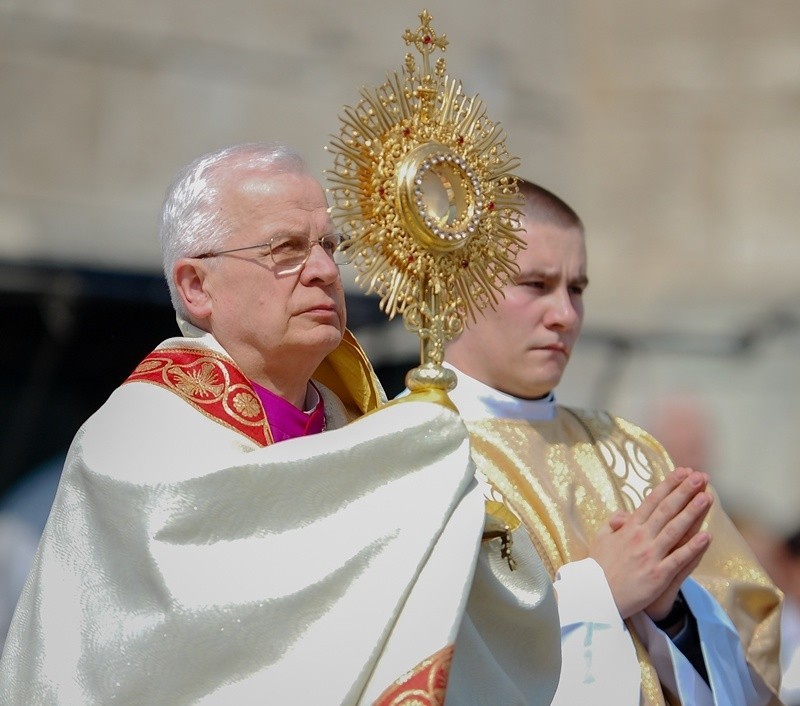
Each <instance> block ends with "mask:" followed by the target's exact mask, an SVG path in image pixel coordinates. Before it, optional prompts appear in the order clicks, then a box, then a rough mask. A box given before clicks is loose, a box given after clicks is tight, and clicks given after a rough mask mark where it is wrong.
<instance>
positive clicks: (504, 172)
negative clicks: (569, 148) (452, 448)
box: [327, 10, 521, 390]
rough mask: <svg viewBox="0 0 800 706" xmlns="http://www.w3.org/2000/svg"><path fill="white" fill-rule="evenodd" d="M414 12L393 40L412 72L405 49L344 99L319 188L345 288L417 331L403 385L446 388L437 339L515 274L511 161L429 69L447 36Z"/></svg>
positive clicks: (478, 108)
mask: <svg viewBox="0 0 800 706" xmlns="http://www.w3.org/2000/svg"><path fill="white" fill-rule="evenodd" d="M419 19H420V22H421V24H420V26H419V27H418V28H417V30H416V31H411V30H406V31H405V33H404V35H403V39H404V40H405V42H406V44H407V45H409V44H413V45H414V46H415V47H416V49H417V51H418V52H419V53H420V54H421V56H422V67H421V69H420V68H419V67H418V66H417V63H416V61H415V60H414V58H413V56H412V55H411V54H407V55H406V58H405V65H404V68H403V71H402V72H401V73H397V72H394V73H391V74H389V76H388V77H387V81H386V82H385V83H384V84H383V85H381V86H379V87H378V88H374V89H368V88H362V90H361V100H360V101H359V103H358V105H356V107H355V108H352V107H349V106H345V108H344V114H343V115H342V116H341V118H340V119H341V129H340V132H339V135H338V137H335V138H333V139H332V141H331V144H330V145H329V146H328V150H329V151H330V152H331V153H332V154H333V155H334V166H333V169H332V170H328V171H327V176H328V191H329V192H330V193H331V195H332V208H331V214H332V218H333V220H334V222H335V223H336V224H337V225H338V227H339V228H341V230H342V234H343V236H344V241H343V244H342V249H343V251H344V253H345V254H346V257H347V260H348V261H349V262H352V263H353V264H354V265H355V268H356V271H357V275H356V283H357V284H359V285H360V286H361V287H362V288H364V289H365V290H366V292H367V294H370V293H377V294H378V295H379V296H380V307H381V309H382V310H383V311H384V312H385V313H386V314H387V315H388V316H389V318H393V317H394V316H395V315H396V314H398V313H400V314H402V316H403V320H404V323H405V325H406V328H408V329H409V330H410V331H412V332H415V333H417V334H418V335H419V337H420V353H421V366H420V367H419V368H415V369H414V370H413V371H411V372H410V373H409V375H408V377H407V379H406V383H407V384H408V386H409V388H410V389H412V390H415V389H424V388H431V387H432V388H438V389H444V390H447V389H451V388H452V387H453V386H454V385H455V378H454V376H453V375H452V373H451V372H450V371H448V370H446V369H444V368H443V367H442V365H441V363H442V361H443V359H444V343H445V341H446V340H448V339H450V338H452V337H453V336H456V335H457V334H458V333H459V332H460V331H461V328H462V326H463V324H464V321H465V319H466V317H467V316H469V317H472V318H474V317H475V316H476V313H477V312H478V311H479V310H481V309H483V308H485V307H487V306H488V307H493V306H494V305H495V304H496V302H497V300H498V296H502V295H501V294H500V291H501V289H502V287H503V286H504V285H505V284H506V283H507V282H508V281H509V279H510V277H511V276H512V275H513V274H514V273H515V272H516V265H515V264H514V262H515V258H516V254H517V252H518V250H519V248H520V247H521V241H520V240H519V238H517V236H516V235H515V231H516V230H517V229H518V217H519V207H520V196H519V194H518V189H517V181H516V178H515V177H514V176H513V174H512V173H511V172H512V170H513V169H514V168H515V167H516V166H517V165H518V163H519V160H517V159H516V158H515V157H512V156H510V155H509V154H508V152H507V150H506V147H505V137H504V135H503V132H502V130H501V129H500V126H499V125H498V124H495V123H493V122H492V121H490V120H489V119H488V118H487V117H486V110H485V108H484V105H483V103H482V102H481V100H480V99H479V98H478V97H477V96H472V97H470V96H466V95H465V94H464V93H463V90H462V85H461V82H460V81H457V80H455V79H452V78H450V77H449V76H447V75H446V74H445V62H444V59H443V58H441V57H440V58H439V59H438V60H437V62H436V65H435V68H434V70H433V71H431V68H430V58H431V54H432V53H433V52H434V51H435V50H436V49H439V50H441V51H444V50H445V48H446V47H447V44H448V42H447V38H446V36H445V35H441V36H437V34H436V33H435V32H434V30H433V28H432V27H431V26H430V22H431V20H432V19H433V18H432V17H431V15H430V14H429V13H428V12H427V10H425V11H423V12H422V13H421V14H420V15H419Z"/></svg>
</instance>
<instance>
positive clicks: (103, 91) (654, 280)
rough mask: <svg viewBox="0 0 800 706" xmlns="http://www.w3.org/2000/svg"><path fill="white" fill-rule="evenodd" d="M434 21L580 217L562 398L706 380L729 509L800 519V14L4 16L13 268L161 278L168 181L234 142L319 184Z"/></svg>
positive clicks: (610, 402) (162, 3) (576, 1)
mask: <svg viewBox="0 0 800 706" xmlns="http://www.w3.org/2000/svg"><path fill="white" fill-rule="evenodd" d="M426 7H427V9H429V10H430V12H431V13H432V14H433V17H434V20H433V26H434V28H435V29H436V30H437V31H438V32H439V33H446V34H447V36H448V38H449V40H450V42H451V44H450V46H449V47H448V50H447V53H446V54H445V58H446V60H447V63H448V71H449V73H450V74H451V75H453V76H456V77H459V78H461V79H462V80H463V82H464V86H465V89H466V91H467V92H468V93H478V94H480V96H481V97H482V98H483V99H484V100H485V102H486V103H487V106H488V109H489V117H490V118H491V119H492V120H495V121H500V122H501V123H502V125H503V127H504V128H505V130H506V133H507V135H508V145H509V148H510V149H511V151H512V152H513V153H515V154H517V155H519V156H520V158H521V160H522V166H521V168H520V170H519V171H520V173H521V174H524V175H526V176H528V177H531V178H533V179H534V180H538V181H541V182H542V183H544V184H545V185H547V186H549V187H550V188H552V189H554V190H555V191H557V192H558V193H560V194H561V195H562V196H564V197H565V198H566V199H567V200H568V201H570V202H571V203H572V204H573V205H574V206H575V207H576V208H577V209H578V211H579V212H580V213H581V214H582V216H583V217H584V220H585V222H586V224H587V227H588V231H589V236H588V237H589V253H590V265H591V270H590V273H591V279H592V283H591V287H590V289H589V293H588V295H587V308H588V313H587V324H586V330H587V335H586V337H585V338H584V341H583V342H582V344H581V346H580V348H579V350H578V352H577V353H576V358H575V362H574V364H573V367H572V368H571V369H570V371H569V372H568V375H567V379H566V380H565V383H564V386H563V390H562V398H564V399H565V401H568V402H572V403H575V404H598V405H600V406H608V407H611V408H613V409H615V410H616V411H618V412H621V413H624V414H627V415H629V416H631V417H633V418H634V419H636V420H638V421H641V422H643V423H644V421H645V420H646V418H647V414H648V407H649V405H650V403H651V401H652V400H655V399H659V398H661V397H663V396H666V395H667V394H668V393H670V392H673V391H675V390H678V389H682V388H684V387H692V388H695V389H696V390H697V391H698V393H699V394H701V395H702V396H703V397H704V398H705V399H707V400H708V403H709V404H710V405H711V406H712V407H713V411H714V415H715V417H716V419H717V432H716V436H717V440H716V441H717V443H716V444H715V448H718V449H720V450H719V451H718V452H717V454H716V456H715V461H714V468H713V472H714V474H715V477H717V478H718V479H719V484H720V486H721V487H722V488H723V489H724V491H725V495H726V497H730V498H731V500H730V502H731V503H734V502H738V501H739V499H740V498H745V499H746V500H747V501H748V502H750V504H751V505H753V504H754V503H753V502H751V501H752V500H753V498H754V497H755V495H756V494H758V495H763V496H764V500H763V502H762V503H761V504H763V505H764V506H765V507H767V508H769V511H768V512H767V514H771V515H772V516H773V517H777V516H778V514H780V522H781V523H783V524H792V523H793V522H794V523H795V524H800V516H798V513H796V512H795V508H796V507H797V505H798V500H800V489H795V488H796V487H797V486H798V485H800V484H798V483H797V482H796V480H795V479H796V473H797V472H796V470H795V466H796V464H797V461H796V459H795V454H794V444H793V441H794V430H795V428H796V427H797V425H798V422H800V409H798V406H800V403H798V402H797V400H798V399H800V395H798V393H799V392H800V389H798V388H800V370H798V367H799V365H798V362H797V361H798V347H799V346H800V341H799V340H798V339H799V338H800V334H798V305H800V283H798V276H797V268H798V263H800V238H798V233H797V229H798V225H797V224H798V223H799V222H800V198H798V193H797V192H798V185H799V184H800V34H798V30H797V28H798V27H800V4H798V3H797V2H795V1H794V0H775V1H771V2H768V3H753V2H749V1H747V0H726V1H725V2H723V1H722V0H701V1H700V2H698V1H697V0H672V2H669V3H661V4H647V3H633V2H623V1H622V0H605V1H604V2H602V3H600V2H592V1H591V0H582V1H581V0H550V1H545V0H525V1H524V2H523V0H514V1H513V2H512V1H511V0H500V1H499V2H493V3H486V2H477V1H476V0H461V1H460V2H453V1H452V0H450V1H445V0H431V1H430V2H428V3H424V4H417V3H410V2H407V1H406V0H397V1H395V2H385V1H384V0H379V1H376V2H373V3H363V2H357V1H356V0H340V1H339V2H335V3H331V2H328V1H322V0H305V1H304V2H285V1H284V0H267V1H266V2H265V1H264V0H261V1H257V0H225V2H221V1H217V2H213V1H212V0H137V2H127V1H126V2H123V1H122V0H0V96H2V99H0V259H2V260H8V261H15V260H21V261H28V260H44V261H54V262H67V263H78V264H84V265H85V264H89V265H91V266H95V267H104V268H109V269H118V270H133V271H150V270H155V269H157V268H158V249H157V243H156V239H155V223H156V219H157V214H158V206H159V204H160V201H161V198H162V194H163V191H164V188H165V186H166V184H167V183H168V181H169V179H170V178H171V176H172V174H173V173H174V172H175V171H176V170H177V169H178V168H179V167H180V166H181V165H182V164H184V163H185V162H186V161H188V160H189V159H191V158H192V157H194V156H195V155H197V154H199V153H200V152H203V151H206V150H208V149H212V148H216V147H219V146H222V145H224V144H228V143H232V142H237V141H244V140H259V139H281V140H286V141H288V142H291V143H293V144H294V145H296V146H297V147H298V148H300V149H301V151H303V152H304V153H305V154H306V155H307V156H308V159H309V162H310V163H311V165H312V167H313V168H314V170H315V171H316V172H317V173H318V174H320V175H322V171H323V169H325V168H327V167H328V166H329V162H328V155H327V154H326V153H325V152H324V149H323V147H324V145H325V144H326V143H327V142H328V141H329V138H330V135H331V134H333V133H336V132H337V131H338V127H339V124H338V114H339V112H340V109H341V107H342V105H343V104H354V103H356V102H357V101H358V89H359V87H360V86H361V85H376V84H378V83H380V82H382V81H383V80H384V78H385V76H386V73H387V72H388V71H394V70H399V69H400V67H401V65H402V60H403V56H404V55H405V53H406V51H407V48H406V47H405V45H404V43H403V42H402V39H401V35H402V32H403V30H404V29H405V28H407V27H409V28H416V26H417V24H418V19H417V15H418V13H419V12H420V11H421V10H422V9H423V8H426ZM366 334H367V338H368V340H369V343H370V348H371V350H372V352H373V354H374V355H375V356H386V355H390V354H391V355H395V356H397V355H398V352H397V351H398V350H406V349H405V348H404V346H407V351H408V355H409V356H410V357H411V358H413V357H414V356H415V355H416V350H417V347H416V343H415V341H413V340H412V339H411V338H410V337H409V336H407V335H404V334H403V333H402V332H398V331H397V330H396V326H395V327H394V328H390V329H387V330H383V331H378V332H375V331H371V332H366ZM387 341H389V342H391V343H390V345H387ZM397 341H403V344H402V345H401V346H400V347H399V348H398V346H397ZM759 502H761V501H759ZM779 506H780V508H781V509H780V511H778V509H776V508H778V507H779Z"/></svg>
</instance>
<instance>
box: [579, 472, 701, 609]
mask: <svg viewBox="0 0 800 706" xmlns="http://www.w3.org/2000/svg"><path fill="white" fill-rule="evenodd" d="M707 485H708V476H707V475H706V474H705V473H700V472H698V471H693V470H692V469H690V468H676V469H675V470H674V471H673V472H672V473H670V475H669V476H667V478H666V479H665V480H663V481H662V482H661V483H659V484H658V485H657V486H656V487H655V488H653V490H652V491H651V492H650V494H649V495H647V497H646V498H645V499H644V502H642V504H641V505H640V506H639V507H638V508H636V510H634V511H633V512H624V511H619V512H616V513H614V514H613V515H612V516H611V517H610V518H609V520H608V522H607V523H606V524H604V525H603V527H601V528H600V530H599V531H598V532H597V534H596V535H595V537H594V539H593V540H592V542H591V544H590V547H589V556H590V557H591V558H592V559H594V560H595V561H596V562H597V563H598V564H599V565H600V566H601V567H602V569H603V572H604V573H605V576H606V580H607V581H608V585H609V588H610V589H611V594H612V595H613V597H614V601H615V602H616V604H617V608H618V610H619V613H620V615H621V616H622V618H623V619H625V618H628V617H630V616H631V615H633V614H634V613H638V612H639V611H642V610H643V611H644V612H645V613H646V614H647V615H648V616H650V618H652V619H653V620H661V619H663V618H664V617H665V616H666V615H667V614H668V613H669V612H670V609H671V608H672V605H673V603H674V602H675V599H676V597H677V595H678V591H679V590H680V587H681V584H682V583H683V581H684V579H686V577H687V576H688V575H689V574H690V573H691V572H692V571H693V570H694V569H695V567H696V566H697V565H698V564H699V563H700V560H701V559H702V558H703V555H704V554H705V552H706V550H707V549H708V547H709V544H710V543H711V535H710V534H709V533H708V532H705V531H702V532H701V531H700V527H701V526H702V524H703V520H705V517H706V515H707V514H708V511H709V509H710V508H711V503H712V496H711V494H710V493H709V492H708V491H707V490H706V487H707Z"/></svg>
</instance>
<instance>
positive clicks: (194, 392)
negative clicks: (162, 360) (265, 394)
mask: <svg viewBox="0 0 800 706" xmlns="http://www.w3.org/2000/svg"><path fill="white" fill-rule="evenodd" d="M214 368H215V366H214V365H213V363H203V364H202V365H201V366H200V368H199V369H197V368H195V369H194V370H191V369H190V370H188V371H186V370H184V369H183V368H180V367H177V366H176V367H174V368H172V369H170V370H169V372H168V373H167V374H168V375H170V376H171V377H172V379H173V382H174V385H175V387H176V388H177V389H178V390H179V391H180V392H182V393H183V394H184V395H186V396H187V397H202V398H204V399H208V398H209V397H211V398H214V399H217V398H219V396H220V394H221V393H222V391H223V390H224V389H225V385H224V384H222V383H221V382H219V378H218V377H217V372H216V370H215V369H214ZM249 416H251V415H249Z"/></svg>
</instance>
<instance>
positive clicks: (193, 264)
mask: <svg viewBox="0 0 800 706" xmlns="http://www.w3.org/2000/svg"><path fill="white" fill-rule="evenodd" d="M207 273H208V271H207V270H206V267H205V265H204V263H203V262H202V261H200V260H197V259H194V258H181V259H180V260H178V261H177V262H176V263H175V267H174V269H173V270H172V276H173V278H174V282H175V288H176V289H177V291H178V294H179V295H180V298H181V299H182V300H183V306H184V307H186V311H187V312H188V313H189V315H190V316H191V317H192V319H194V320H195V321H203V320H205V319H207V318H208V317H209V316H210V315H211V304H212V300H211V297H210V296H209V293H208V291H207V289H206V275H207Z"/></svg>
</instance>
